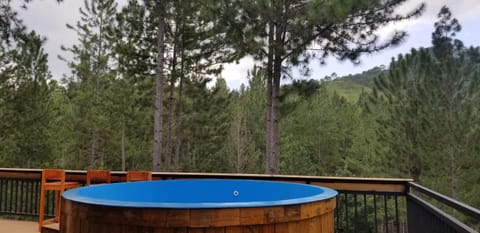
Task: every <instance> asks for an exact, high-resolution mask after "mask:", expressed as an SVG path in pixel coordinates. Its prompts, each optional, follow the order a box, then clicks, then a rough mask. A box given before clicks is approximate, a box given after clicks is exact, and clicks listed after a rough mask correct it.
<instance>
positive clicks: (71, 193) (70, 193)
mask: <svg viewBox="0 0 480 233" xmlns="http://www.w3.org/2000/svg"><path fill="white" fill-rule="evenodd" d="M185 180H190V181H191V180H198V179H184V180H155V181H139V182H165V181H168V182H172V181H185ZM229 180H231V181H241V182H248V181H255V182H265V183H284V184H286V185H293V186H295V185H298V186H308V187H310V188H317V189H322V192H321V193H320V194H317V195H312V196H306V197H300V198H291V199H283V200H273V201H250V202H185V203H179V202H138V201H115V200H108V199H100V198H89V197H84V196H80V195H78V192H80V191H81V190H82V189H85V188H89V187H88V186H85V187H80V188H75V189H70V190H67V191H65V192H64V193H63V195H62V197H63V198H65V199H67V200H70V201H73V202H79V203H83V204H89V205H98V206H108V207H119V208H147V209H150V208H151V209H155V208H161V209H235V208H256V207H274V206H286V205H298V204H306V203H313V202H317V201H323V200H329V199H332V198H335V197H336V196H337V195H338V192H337V191H335V190H333V189H330V188H327V187H323V186H318V185H310V184H301V183H293V182H285V181H265V180H243V179H201V181H229ZM120 183H125V182H120ZM120 183H114V184H100V185H99V186H101V185H115V184H120Z"/></svg>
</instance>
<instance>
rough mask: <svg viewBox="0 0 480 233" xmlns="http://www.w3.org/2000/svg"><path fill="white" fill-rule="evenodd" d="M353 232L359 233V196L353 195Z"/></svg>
mask: <svg viewBox="0 0 480 233" xmlns="http://www.w3.org/2000/svg"><path fill="white" fill-rule="evenodd" d="M353 213H354V215H353V216H354V218H353V232H355V233H357V226H358V212H357V194H353Z"/></svg>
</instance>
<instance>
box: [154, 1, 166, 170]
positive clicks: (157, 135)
mask: <svg viewBox="0 0 480 233" xmlns="http://www.w3.org/2000/svg"><path fill="white" fill-rule="evenodd" d="M156 8H157V13H158V18H159V19H158V28H157V69H156V73H157V78H156V95H155V113H154V128H153V134H154V144H153V160H152V162H153V164H152V170H153V171H155V172H157V171H160V169H161V164H162V127H163V122H162V121H163V119H162V111H163V66H164V53H165V50H164V35H165V21H164V18H163V17H164V16H163V9H162V3H161V1H160V0H157V1H156Z"/></svg>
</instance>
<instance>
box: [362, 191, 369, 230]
mask: <svg viewBox="0 0 480 233" xmlns="http://www.w3.org/2000/svg"><path fill="white" fill-rule="evenodd" d="M363 215H364V217H365V223H364V226H369V224H368V214H367V194H365V193H364V194H363Z"/></svg>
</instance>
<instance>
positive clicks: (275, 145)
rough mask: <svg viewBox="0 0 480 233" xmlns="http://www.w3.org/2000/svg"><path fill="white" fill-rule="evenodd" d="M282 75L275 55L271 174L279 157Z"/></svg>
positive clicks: (278, 58)
mask: <svg viewBox="0 0 480 233" xmlns="http://www.w3.org/2000/svg"><path fill="white" fill-rule="evenodd" d="M281 75H282V59H281V55H280V54H278V53H277V54H275V58H274V60H273V88H272V119H271V121H272V149H271V150H272V151H271V153H272V164H273V166H272V167H271V169H272V174H277V173H278V171H279V170H278V162H279V157H280V129H279V128H280V126H279V124H280V79H281Z"/></svg>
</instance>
